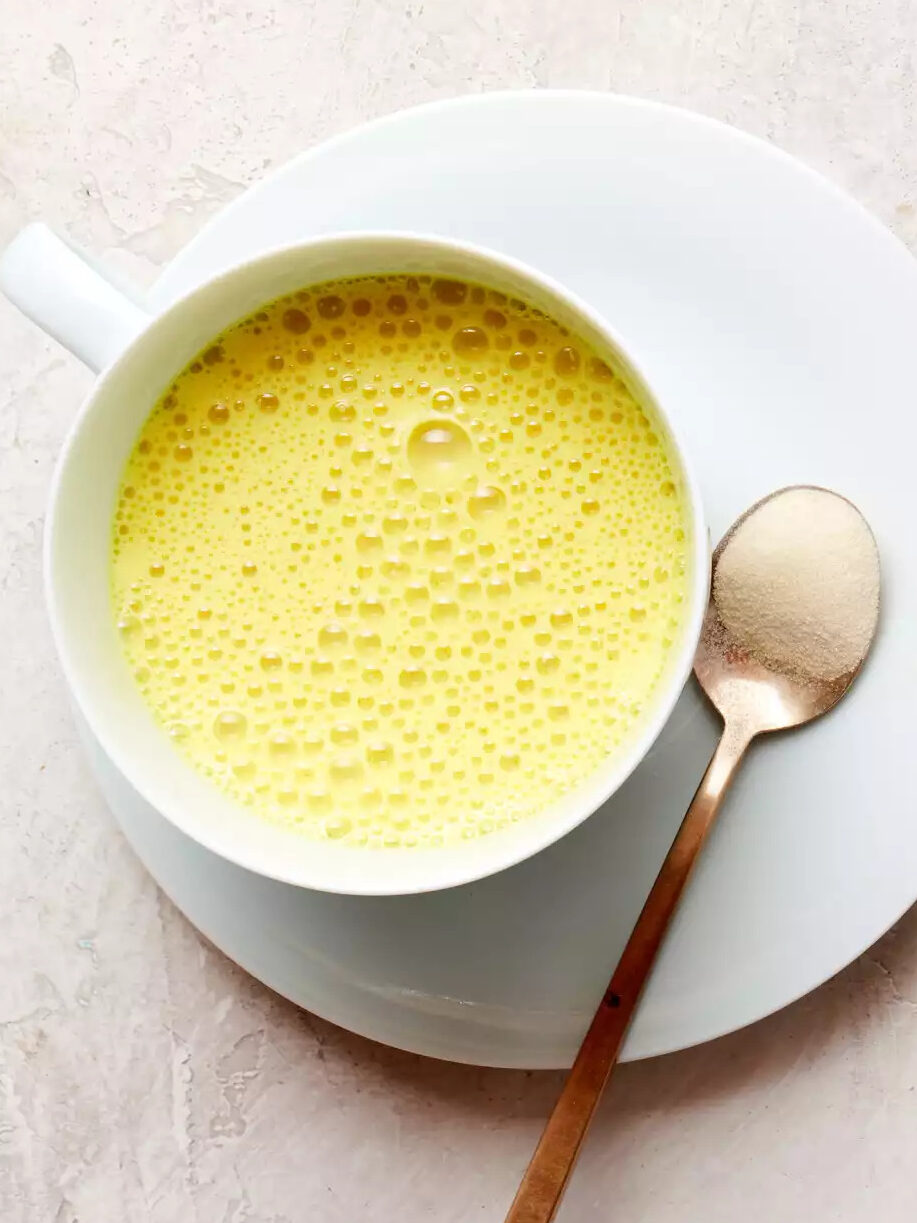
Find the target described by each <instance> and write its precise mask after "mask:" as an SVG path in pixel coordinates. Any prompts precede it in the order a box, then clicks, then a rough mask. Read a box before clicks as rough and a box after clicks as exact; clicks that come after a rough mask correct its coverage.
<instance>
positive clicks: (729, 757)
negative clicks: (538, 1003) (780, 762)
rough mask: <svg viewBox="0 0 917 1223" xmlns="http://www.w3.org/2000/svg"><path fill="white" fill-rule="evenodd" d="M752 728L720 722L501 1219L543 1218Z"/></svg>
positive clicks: (525, 1222) (564, 1179) (541, 1222)
mask: <svg viewBox="0 0 917 1223" xmlns="http://www.w3.org/2000/svg"><path fill="white" fill-rule="evenodd" d="M753 737H754V731H753V730H749V729H748V728H747V727H746V726H742V725H739V724H736V723H729V722H727V723H726V726H725V727H724V730H723V735H722V738H721V739H720V741H719V744H718V745H717V748H716V751H715V752H714V753H713V758H712V759H711V761H710V764H709V765H708V767H707V771H706V773H705V774H704V777H703V780H702V781H701V783H700V785H699V786H698V789H697V793H696V794H695V795H694V798H693V799H692V800H691V805H690V807H688V810H687V812H686V814H685V817H684V819H683V820H682V822H681V827H680V828H679V829H678V833H677V835H676V837H675V840H674V841H673V842H672V846H671V848H670V849H669V852H668V854H666V858H665V861H664V862H663V864H662V866H661V868H660V870H659V874H658V875H657V876H656V881H655V883H654V884H653V886H652V889H651V890H650V894H649V896H647V898H646V903H645V904H644V906H643V910H642V912H641V913H640V916H639V917H638V918H637V924H636V925H635V926H634V929H633V931H632V933H631V936H630V938H629V939H628V940H627V945H626V947H625V948H624V951H623V952H622V954H621V958H620V960H619V961H618V966H617V968H616V969H615V971H614V975H613V976H612V978H611V982H610V983H609V986H608V988H607V990H606V991H605V994H604V996H603V998H602V1001H601V1002H600V1003H599V1009H598V1010H597V1011H596V1013H595V1017H594V1018H593V1020H592V1023H591V1025H590V1027H589V1031H588V1032H587V1033H586V1035H585V1037H584V1039H583V1043H582V1044H581V1045H580V1049H579V1053H578V1054H577V1055H576V1061H575V1062H574V1063H573V1068H572V1069H571V1071H570V1074H569V1075H568V1076H567V1081H566V1083H565V1084H564V1087H563V1090H562V1091H561V1093H560V1097H559V1098H558V1101H557V1103H556V1104H555V1105H554V1111H553V1112H552V1113H551V1116H550V1117H549V1118H548V1123H547V1125H546V1126H545V1129H544V1133H543V1134H542V1136H541V1139H540V1141H539V1143H538V1146H537V1147H536V1148H535V1153H534V1155H533V1156H532V1160H531V1163H530V1164H529V1166H528V1168H526V1170H525V1175H524V1176H523V1178H522V1183H521V1184H520V1186H519V1190H518V1192H517V1194H516V1196H515V1198H514V1199H513V1204H512V1206H510V1208H509V1213H508V1214H507V1216H506V1223H549V1220H550V1219H553V1218H554V1215H555V1213H556V1211H557V1208H558V1206H559V1205H560V1199H561V1198H562V1197H563V1194H564V1190H565V1189H566V1187H567V1183H568V1181H569V1179H570V1174H571V1173H572V1171H573V1166H574V1164H575V1163H576V1159H577V1157H578V1155H579V1153H580V1149H581V1148H582V1145H583V1140H584V1139H585V1137H586V1131H587V1130H588V1128H589V1123H590V1121H591V1120H592V1117H593V1114H594V1113H595V1110H596V1106H597V1105H598V1102H599V1100H600V1099H601V1096H602V1092H603V1091H604V1090H605V1084H606V1083H607V1082H608V1077H609V1075H610V1074H611V1071H612V1069H613V1067H614V1064H615V1062H616V1061H617V1058H618V1052H619V1050H620V1048H621V1045H622V1043H623V1041H624V1036H625V1034H626V1032H627V1029H628V1026H629V1024H630V1021H631V1017H632V1016H633V1013H634V1011H635V1009H636V1006H637V1003H638V1001H639V1000H640V995H641V993H642V992H643V986H644V985H645V983H646V981H647V978H648V977H649V975H650V971H651V970H652V967H653V963H654V961H655V959H656V955H657V953H658V951H659V948H660V947H661V945H662V942H663V939H664V938H665V934H666V930H667V929H668V926H669V922H670V921H671V919H672V915H673V914H674V912H675V910H676V908H677V907H678V902H679V900H680V899H681V895H682V893H683V891H684V889H685V885H686V884H687V882H688V879H689V877H690V875H691V870H692V868H693V866H694V863H695V862H696V861H697V858H698V856H699V854H700V851H701V849H702V847H703V844H704V840H705V839H706V836H707V833H708V832H709V830H710V828H711V827H712V825H713V821H714V819H715V818H716V814H717V811H718V810H719V806H720V803H721V802H722V800H723V795H724V794H725V793H726V790H727V789H728V788H729V783H730V782H731V781H732V778H733V776H734V774H735V771H736V768H737V767H738V765H739V763H740V761H741V759H742V757H743V756H744V754H745V749H746V748H747V747H748V744H749V743H750V742H751V740H752V738H753Z"/></svg>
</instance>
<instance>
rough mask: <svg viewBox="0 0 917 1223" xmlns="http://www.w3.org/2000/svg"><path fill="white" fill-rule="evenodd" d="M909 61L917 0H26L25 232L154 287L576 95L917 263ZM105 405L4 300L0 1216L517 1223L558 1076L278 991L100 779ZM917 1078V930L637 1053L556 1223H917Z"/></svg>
mask: <svg viewBox="0 0 917 1223" xmlns="http://www.w3.org/2000/svg"><path fill="white" fill-rule="evenodd" d="M915 46H917V8H915V7H914V5H912V4H910V3H909V2H908V0H850V2H849V3H846V4H830V3H824V0H770V2H769V3H768V4H763V3H760V2H759V0H654V2H653V3H642V2H641V0H623V2H622V0H605V2H604V3H596V0H566V2H565V3H563V4H552V3H550V2H549V0H482V2H480V3H476V4H470V5H460V4H455V3H445V2H443V0H404V2H403V3H401V4H397V5H396V4H393V3H389V2H385V0H339V2H337V3H332V2H331V0H247V3H246V4H243V5H239V4H233V3H230V2H229V0H152V2H151V3H148V4H145V5H140V4H134V3H124V2H123V0H79V2H78V3H77V2H71V3H68V4H58V5H47V4H45V5H42V4H36V3H35V2H34V0H4V3H3V6H2V14H0V243H2V242H4V241H5V240H7V239H8V238H9V237H10V236H12V234H13V233H14V231H15V230H16V229H17V227H18V226H20V225H21V224H22V223H23V222H25V221H26V220H28V219H31V218H35V217H42V218H44V219H46V220H49V221H50V222H52V223H53V224H57V225H60V226H63V227H65V228H66V229H68V230H69V231H70V232H71V233H72V234H73V235H74V236H75V237H76V238H77V239H78V240H80V241H82V242H84V243H85V244H87V245H88V246H91V247H93V248H94V249H96V250H97V251H98V252H99V253H100V254H102V255H104V256H105V257H106V258H108V259H110V260H111V261H112V262H113V263H115V264H117V265H118V266H119V267H120V268H122V269H123V270H124V271H126V272H127V273H129V274H131V275H133V276H135V277H136V278H137V279H138V280H140V281H144V282H148V281H149V280H150V279H152V278H153V277H154V276H155V273H156V270H157V268H158V267H160V266H161V265H162V264H163V263H164V262H166V261H167V260H168V259H169V258H170V257H171V256H172V255H173V254H174V253H175V252H176V251H177V250H178V249H179V247H180V246H181V245H182V244H183V243H184V242H185V240H186V239H187V238H188V237H189V236H190V235H191V234H193V233H194V232H195V231H196V230H197V229H198V227H199V226H200V225H201V224H202V223H203V222H204V221H205V220H206V219H207V217H208V216H210V215H211V214H212V213H213V212H214V211H215V210H216V209H218V208H220V207H221V206H222V205H223V204H224V203H226V202H227V201H228V200H230V199H232V198H233V196H234V195H236V194H237V193H238V192H239V191H241V190H242V189H243V188H244V187H245V186H246V185H247V184H249V183H251V182H253V181H255V180H256V179H257V178H258V177H259V176H260V175H261V174H262V173H263V172H264V171H265V170H266V169H268V168H269V167H271V166H273V165H276V164H278V163H279V162H282V161H283V160H285V159H287V158H288V157H290V156H291V155H292V154H294V153H296V152H298V151H299V150H300V149H301V148H303V147H304V146H305V145H308V144H311V143H313V142H315V141H317V140H320V139H322V138H323V137H325V136H327V135H330V134H331V133H333V132H336V131H339V130H342V129H344V128H346V127H348V126H350V125H352V124H354V123H356V122H359V121H361V120H363V119H367V118H370V117H373V116H375V115H378V114H382V113H384V112H386V111H389V110H392V109H395V108H397V107H400V106H404V105H408V104H411V103H416V102H421V101H425V100H428V99H431V98H436V97H443V96H447V95H450V94H454V93H461V92H468V91H477V90H482V89H493V88H497V87H502V86H517V87H528V86H576V87H588V88H598V89H614V90H619V91H623V92H634V93H638V94H643V95H646V96H650V97H656V98H662V99H665V100H667V101H671V102H676V103H680V104H684V105H687V106H691V107H694V108H696V109H699V110H702V111H705V112H707V113H708V114H712V115H715V116H717V117H719V118H722V119H725V120H727V121H730V122H734V123H736V124H738V125H740V126H742V127H745V128H746V129H748V130H750V131H752V132H755V133H759V134H762V135H765V136H768V137H770V138H772V139H774V140H775V141H777V142H778V143H779V144H781V145H782V146H783V147H784V148H786V149H788V150H790V151H791V152H794V153H796V154H798V155H799V156H801V157H803V158H804V159H806V160H807V161H809V162H810V163H811V164H813V165H814V166H816V167H818V168H819V169H821V170H822V171H823V172H825V173H826V174H828V175H829V176H830V177H833V178H834V179H835V180H837V181H838V182H840V183H842V184H843V185H844V186H846V187H847V188H848V189H849V190H850V191H851V192H852V193H853V194H854V195H855V196H857V197H858V198H859V199H860V200H861V201H862V202H863V203H865V204H866V205H867V206H868V207H870V208H872V209H873V210H874V211H875V212H877V213H878V215H879V216H880V217H881V218H882V219H883V220H884V221H885V222H886V223H887V224H888V225H890V226H891V227H892V228H893V229H894V230H895V231H896V232H897V233H898V234H899V235H900V236H901V237H902V238H903V239H904V240H905V242H908V243H909V244H910V245H911V246H912V247H917V211H915V205H917V140H915V131H914V128H915V108H917V84H915V71H917V70H915V56H914V47H915ZM915 325H917V320H915ZM88 384H89V375H88V374H87V373H86V372H85V371H84V370H82V369H80V368H79V367H78V365H77V364H76V362H75V361H74V360H72V359H71V358H70V357H68V356H67V355H65V354H64V353H63V352H62V351H61V350H60V349H58V348H57V347H55V345H54V344H53V343H52V342H51V341H49V340H47V339H45V338H44V337H43V336H42V335H40V334H39V333H38V332H37V331H36V330H35V329H33V328H32V327H31V326H29V325H28V324H27V323H26V322H25V321H24V320H23V319H21V318H20V317H19V316H17V315H16V314H15V312H14V311H13V310H12V309H11V308H10V307H9V306H8V305H6V304H5V303H3V302H0V534H2V542H0V590H2V598H0V641H2V642H3V648H2V650H0V694H2V696H0V718H2V722H0V778H2V787H0V845H2V850H0V1219H2V1220H3V1223H44V1221H46V1220H47V1221H49V1223H90V1221H92V1223H97V1221H102V1220H115V1219H117V1220H119V1223H300V1221H301V1220H304V1219H308V1220H310V1221H315V1223H326V1221H327V1223H352V1220H355V1219H373V1220H390V1219H391V1220H394V1219H398V1220H404V1221H405V1223H412V1221H413V1220H418V1221H419V1220H431V1221H433V1220H440V1221H442V1223H449V1221H451V1223H468V1221H469V1220H471V1219H480V1220H482V1221H483V1220H499V1219H501V1218H502V1217H503V1210H504V1209H505V1205H506V1203H507V1202H508V1200H509V1198H510V1197H511V1196H512V1192H513V1189H514V1185H515V1182H516V1180H517V1177H518V1175H519V1173H520V1171H521V1169H522V1167H523V1165H524V1163H525V1160H526V1158H527V1156H528V1153H529V1151H530V1150H531V1147H532V1144H533V1142H534V1141H535V1138H536V1136H537V1133H538V1131H539V1127H540V1125H541V1122H542V1119H543V1117H544V1115H545V1113H546V1111H547V1109H548V1107H549V1105H550V1103H551V1100H552V1097H553V1095H554V1093H555V1092H556V1090H557V1087H558V1084H559V1081H560V1080H559V1076H558V1075H556V1074H524V1073H516V1072H499V1071H488V1070H480V1071H475V1070H469V1069H467V1068H462V1067H454V1066H449V1065H445V1064H440V1063H435V1062H429V1061H424V1060H423V1059H419V1058H415V1057H411V1056H408V1055H406V1054H401V1053H397V1052H393V1051H391V1050H387V1049H384V1048H381V1047H379V1046H375V1045H372V1044H370V1043H368V1042H366V1041H364V1040H361V1039H359V1038H357V1037H353V1036H350V1035H348V1034H346V1033H344V1032H341V1031H339V1030H337V1029H334V1028H332V1027H330V1026H329V1025H328V1024H325V1023H323V1022H320V1021H318V1020H316V1019H314V1018H311V1017H310V1016H308V1015H305V1014H303V1013H301V1012H299V1011H297V1010H295V1009H294V1008H293V1007H292V1006H290V1005H288V1004H286V1003H284V1002H282V1001H280V1000H279V999H277V998H276V997H274V996H273V995H271V994H270V993H269V992H268V991H267V990H265V989H264V988H262V987H261V986H259V985H258V984H256V983H255V982H253V981H251V980H249V979H248V978H246V977H245V976H244V975H243V974H242V973H240V972H239V971H238V970H237V969H235V968H234V967H233V966H232V965H231V964H229V963H228V962H227V961H226V960H225V959H224V958H223V957H222V956H221V955H220V954H218V953H217V952H215V951H214V950H212V949H211V948H210V947H209V946H208V945H206V944H205V943H204V942H203V941H202V939H201V938H200V937H199V936H198V935H197V934H196V933H195V931H194V930H192V929H191V928H190V927H189V926H188V924H187V923H186V922H185V921H184V919H183V918H182V917H181V916H180V915H179V914H178V913H177V912H175V910H174V909H172V907H171V906H170V905H169V903H168V902H167V901H166V900H165V899H164V898H163V897H162V896H160V895H159V894H158V892H157V890H156V888H155V886H154V885H153V883H152V882H151V880H150V879H149V878H147V877H146V876H145V875H144V873H143V871H142V870H141V868H140V866H139V865H138V863H137V862H136V861H135V859H134V858H133V856H132V854H131V852H130V850H129V849H128V847H127V845H126V844H125V842H124V841H123V839H122V838H121V836H120V834H119V833H118V831H117V829H116V828H115V826H114V823H113V820H112V818H111V816H110V815H109V814H108V813H107V811H106V810H105V808H104V807H103V805H102V802H101V800H100V798H99V795H98V793H97V792H96V790H95V788H94V786H93V784H92V782H91V780H90V778H89V777H88V775H87V772H86V769H85V767H84V765H83V763H82V760H81V757H80V752H79V750H78V747H77V744H76V741H75V736H74V729H73V725H72V722H71V719H70V715H69V711H68V709H67V705H66V701H65V698H64V691H63V686H62V683H61V680H60V677H59V675H58V672H57V667H56V665H55V662H54V659H53V656H52V651H51V645H50V641H49V634H48V627H47V624H46V621H45V619H44V616H43V612H42V610H41V607H42V600H41V581H40V571H39V569H40V566H39V543H40V536H41V522H42V513H43V508H44V502H45V495H46V490H47V485H48V480H49V477H50V473H51V468H52V464H53V461H54V457H55V454H56V452H57V449H58V446H59V444H60V440H61V437H62V434H63V432H64V430H65V428H66V425H67V421H68V419H69V418H70V415H71V413H72V412H73V409H74V405H75V404H76V402H77V401H78V399H79V397H80V396H81V395H82V393H83V392H84V391H85V390H86V388H87V386H88ZM902 801H909V802H913V796H902ZM915 1085H917V914H915V913H911V914H910V916H909V917H907V918H906V919H905V920H904V921H902V923H901V925H900V927H899V928H898V929H897V930H895V931H893V932H891V933H890V934H888V935H887V936H886V937H885V938H884V939H883V940H882V941H881V943H880V944H879V945H878V946H876V947H875V948H873V949H872V950H871V951H870V952H869V953H868V954H866V955H864V956H863V957H862V958H861V959H860V960H859V961H858V962H857V963H856V964H854V965H853V966H851V967H850V968H849V969H848V970H847V971H846V972H844V973H842V974H841V975H840V976H839V977H838V978H836V979H835V980H834V981H832V982H830V983H829V984H828V985H826V986H825V987H823V988H822V989H821V990H819V991H818V992H817V993H816V994H814V995H812V996H811V997H809V998H807V999H804V1000H803V1001H801V1002H799V1003H797V1004H796V1005H795V1006H793V1007H791V1008H789V1009H788V1010H787V1011H784V1012H783V1013H782V1014H780V1015H777V1016H775V1017H773V1018H771V1019H769V1020H766V1021H764V1022H763V1023H760V1024H758V1025H756V1026H755V1027H754V1028H752V1029H749V1030H747V1031H744V1032H740V1033H737V1034H735V1035H733V1036H730V1037H727V1038H725V1039H723V1040H720V1041H717V1042H715V1043H713V1044H711V1045H708V1046H705V1047H703V1048H700V1049H696V1050H692V1051H689V1052H686V1053H682V1054H676V1055H673V1056H670V1057H666V1058H661V1059H659V1060H657V1061H654V1062H651V1063H644V1064H638V1065H630V1066H626V1067H623V1068H622V1069H621V1071H620V1072H619V1073H618V1075H617V1076H616V1079H615V1081H614V1084H613V1088H612V1090H611V1092H610V1093H609V1096H608V1098H607V1100H606V1101H605V1105H604V1107H603V1109H602V1112H601V1116H600V1118H599V1119H598V1121H597V1123H596V1127H595V1131H594V1134H593V1137H592V1138H591V1140H590V1143H589V1145H588V1149H587V1151H586V1154H585V1156H584V1158H583V1161H582V1165H581V1168H580V1170H579V1172H578V1174H577V1177H576V1179H575V1182H574V1184H573V1187H572V1189H571V1191H570V1193H569V1195H568V1198H567V1201H566V1203H565V1206H564V1208H563V1210H562V1212H561V1218H562V1219H563V1220H565V1221H567V1223H575V1221H578V1220H579V1221H584V1223H585V1221H586V1220H591V1219H621V1220H628V1221H632V1220H644V1219H645V1220H653V1221H654V1223H685V1221H686V1220H689V1219H699V1218H704V1219H705V1220H707V1221H708V1223H735V1221H736V1220H739V1219H741V1220H742V1221H743V1223H765V1220H766V1221H768V1223H771V1221H773V1220H776V1221H778V1223H810V1221H811V1220H817V1221H818V1223H828V1221H831V1220H843V1221H845V1223H846V1221H849V1220H854V1221H857V1220H864V1221H865V1220H872V1219H880V1220H882V1221H883V1223H905V1221H910V1220H912V1219H913V1218H914V1217H915V1214H917V1176H915V1173H914V1171H913V1168H914V1149H915V1138H917V1093H915Z"/></svg>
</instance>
